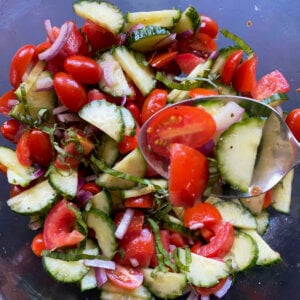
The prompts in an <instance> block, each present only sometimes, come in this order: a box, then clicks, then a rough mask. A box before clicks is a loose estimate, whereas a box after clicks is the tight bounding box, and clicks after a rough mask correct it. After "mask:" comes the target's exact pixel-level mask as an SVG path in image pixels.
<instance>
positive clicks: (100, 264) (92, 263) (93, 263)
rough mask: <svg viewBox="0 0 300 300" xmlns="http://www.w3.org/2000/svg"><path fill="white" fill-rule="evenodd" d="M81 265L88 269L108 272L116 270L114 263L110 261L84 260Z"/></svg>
mask: <svg viewBox="0 0 300 300" xmlns="http://www.w3.org/2000/svg"><path fill="white" fill-rule="evenodd" d="M83 263H84V264H85V265H86V266H88V267H95V268H103V269H109V270H114V269H115V268H116V263H115V262H114V261H112V260H104V259H85V260H84V261H83Z"/></svg>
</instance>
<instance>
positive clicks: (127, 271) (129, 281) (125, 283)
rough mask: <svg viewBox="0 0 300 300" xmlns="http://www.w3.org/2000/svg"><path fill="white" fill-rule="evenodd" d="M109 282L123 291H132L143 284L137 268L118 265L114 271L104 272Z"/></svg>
mask: <svg viewBox="0 0 300 300" xmlns="http://www.w3.org/2000/svg"><path fill="white" fill-rule="evenodd" d="M106 274H107V277H108V278H109V280H110V281H111V282H112V283H113V284H115V285H117V286H119V287H122V288H124V289H128V290H133V289H136V288H138V287H139V286H141V285H142V283H143V279H144V277H143V273H142V271H141V270H140V269H137V268H126V267H123V266H120V265H117V266H116V269H115V270H106Z"/></svg>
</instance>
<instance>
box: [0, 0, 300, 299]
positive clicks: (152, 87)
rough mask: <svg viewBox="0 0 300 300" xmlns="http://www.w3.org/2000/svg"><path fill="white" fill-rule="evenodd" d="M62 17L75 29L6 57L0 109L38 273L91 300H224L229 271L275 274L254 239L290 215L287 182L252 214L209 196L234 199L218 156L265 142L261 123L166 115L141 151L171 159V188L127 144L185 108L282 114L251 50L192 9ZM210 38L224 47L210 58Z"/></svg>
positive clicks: (276, 258) (278, 85) (103, 9)
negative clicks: (222, 188)
mask: <svg viewBox="0 0 300 300" xmlns="http://www.w3.org/2000/svg"><path fill="white" fill-rule="evenodd" d="M73 8H74V12H75V14H77V15H78V16H80V17H82V18H83V19H84V24H83V26H82V27H80V28H79V27H78V26H77V25H76V23H75V22H73V21H66V22H65V23H63V24H62V25H61V26H58V25H53V24H52V23H51V20H48V19H47V20H45V22H44V27H45V33H46V34H45V40H44V41H41V43H40V44H38V45H32V44H26V45H24V46H22V47H21V48H20V49H18V50H17V52H16V53H15V55H14V56H13V58H12V61H11V66H10V73H9V80H10V83H11V86H12V88H11V90H10V91H7V92H6V93H4V94H3V95H2V96H1V98H0V112H1V113H2V114H3V115H5V116H7V120H6V121H5V122H4V123H3V124H2V125H1V133H2V135H3V136H4V137H5V138H6V139H8V140H9V141H10V142H12V143H13V144H15V147H11V148H8V147H5V146H0V167H1V170H2V171H3V173H5V174H6V176H7V180H8V182H9V184H11V195H10V197H9V199H8V201H7V205H8V206H9V207H10V209H11V210H12V211H13V212H15V213H18V214H22V215H26V216H28V218H29V224H30V228H31V229H32V230H35V231H36V236H35V237H34V239H33V241H32V243H31V248H32V251H33V253H34V254H35V255H37V256H38V257H40V258H41V260H42V263H43V266H44V268H45V271H47V272H48V273H49V275H50V276H52V277H53V278H54V279H55V280H57V281H60V282H65V283H75V284H77V285H78V286H79V287H80V289H81V291H82V292H84V291H87V290H91V289H98V290H99V295H100V299H153V298H163V299H174V298H176V297H179V296H182V295H186V297H187V298H188V299H198V298H199V299H200V298H201V299H208V298H209V297H210V296H211V295H215V296H217V297H219V298H221V297H222V296H224V295H225V294H226V293H227V292H228V290H229V289H230V287H231V285H232V284H233V279H234V278H235V277H237V279H236V280H238V272H241V271H246V270H248V269H250V268H251V267H254V266H257V265H258V266H266V265H271V264H274V263H277V262H280V261H281V257H280V254H279V253H278V252H277V251H276V249H272V248H271V247H270V246H269V245H268V244H267V243H266V242H265V241H264V239H263V234H264V233H265V232H266V230H267V228H268V224H269V215H268V208H269V207H271V206H272V207H273V208H275V209H277V210H279V211H281V212H285V213H288V212H289V208H290V202H291V187H292V180H293V170H292V171H290V172H289V173H288V175H287V176H286V177H285V178H284V179H283V182H282V183H280V184H278V185H277V186H275V187H274V188H273V189H272V190H270V191H268V192H266V193H264V194H261V195H259V196H256V197H252V198H251V199H250V198H249V199H248V198H243V199H231V200H227V201H224V200H222V199H220V198H216V197H212V196H211V195H210V187H211V186H212V184H213V183H214V182H216V180H228V182H229V183H230V184H234V185H235V184H237V185H238V187H239V188H241V189H243V188H245V181H243V182H242V183H240V182H238V183H237V182H236V181H233V179H232V178H236V177H238V178H240V176H239V174H238V175H237V174H236V172H238V170H233V171H230V170H231V169H234V168H233V165H234V163H233V164H232V168H231V167H230V168H229V173H230V176H229V177H230V178H229V177H227V173H228V172H227V171H226V172H224V168H222V163H223V162H224V161H225V162H226V161H228V160H227V158H228V156H227V155H224V153H225V154H226V150H225V149H226V148H225V146H223V145H224V144H225V145H226V140H227V141H228V138H225V137H226V136H228V135H229V136H230V134H229V133H230V132H232V131H235V132H237V133H238V134H239V135H241V134H242V133H243V132H244V130H246V131H248V130H249V129H250V131H251V129H253V128H254V130H256V129H261V128H262V123H263V121H262V120H261V119H258V118H256V117H255V116H249V112H247V110H245V109H244V108H242V107H240V106H238V105H234V104H233V103H229V106H227V105H225V106H221V107H220V105H218V104H217V103H215V102H214V101H210V100H207V101H206V102H203V103H202V104H201V105H199V106H198V107H184V106H179V108H180V109H176V110H175V111H174V110H173V111H172V109H171V110H165V113H164V115H162V117H161V119H160V120H156V122H152V123H151V126H152V129H151V130H150V131H149V132H148V137H147V138H148V142H149V147H150V148H151V150H152V151H153V152H154V153H156V154H158V155H161V156H163V157H165V158H166V159H168V160H169V162H170V166H169V172H168V176H166V177H168V179H166V177H162V176H161V175H159V174H158V173H157V172H156V171H155V170H153V169H152V168H151V166H150V165H148V164H147V162H146V161H145V159H144V157H143V155H142V153H141V151H140V149H139V145H138V135H139V130H140V128H141V126H142V125H143V124H144V123H145V122H146V121H147V120H148V119H149V118H150V117H151V116H152V115H153V114H155V113H156V112H157V111H159V110H160V109H162V108H164V107H166V106H167V105H168V104H171V103H175V102H180V101H183V100H185V99H189V98H199V97H204V96H216V95H227V94H230V95H242V96H247V97H251V98H253V99H256V100H257V101H263V102H264V103H266V104H268V105H270V106H272V107H274V108H276V109H278V111H279V112H280V105H281V104H282V103H283V102H284V101H287V92H288V91H289V84H288V82H287V80H286V79H285V77H284V75H283V74H281V73H280V72H279V71H278V70H274V71H272V72H271V73H269V74H266V75H264V76H263V77H262V78H260V79H258V80H257V78H256V67H257V64H258V59H257V56H256V53H255V51H254V50H253V49H252V48H251V47H250V46H249V45H248V44H247V43H246V42H245V41H243V40H242V39H241V38H240V37H238V36H236V35H235V34H234V33H232V32H230V31H228V30H226V29H222V30H219V28H218V24H217V22H216V21H215V20H213V19H212V18H211V17H209V16H206V15H203V14H201V13H200V12H198V11H196V9H195V8H194V7H193V6H189V7H187V8H186V9H185V10H179V9H176V8H172V9H169V10H160V11H151V12H127V13H126V14H125V13H123V12H122V11H121V10H120V9H119V8H118V7H117V6H115V5H114V4H112V3H109V2H104V1H103V2H98V1H85V0H82V1H78V2H75V3H74V4H73ZM218 34H223V35H224V36H225V37H226V38H228V40H229V45H228V46H227V47H225V48H221V49H219V48H218V45H217V43H216V39H217V36H218ZM233 116H234V117H233ZM154 120H155V119H154ZM297 120H299V111H298V110H297V109H296V110H294V111H292V112H290V113H289V114H288V116H287V119H286V122H287V124H288V125H289V127H290V128H291V129H292V131H293V133H294V134H295V136H296V137H299V126H298V125H295V124H299V122H297ZM199 127H201V128H202V132H201V133H199V131H197V132H196V131H195V130H194V129H195V128H199ZM220 136H222V137H223V143H219V142H218V141H220V140H221V138H219V137H220ZM247 138H248V140H251V139H252V141H253V139H255V134H254V135H253V136H252V137H251V136H250V135H248V136H247ZM247 138H246V139H247ZM257 143H259V140H257ZM250 155H254V156H253V157H254V158H255V153H254V154H251V153H250V154H249V157H250ZM227 167H228V164H227ZM249 168H250V167H249ZM248 170H251V168H250V169H248ZM245 173H247V172H245ZM246 187H247V180H246Z"/></svg>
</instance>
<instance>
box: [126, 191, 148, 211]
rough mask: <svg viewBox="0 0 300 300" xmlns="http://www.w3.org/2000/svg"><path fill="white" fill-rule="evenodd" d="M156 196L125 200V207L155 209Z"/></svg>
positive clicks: (142, 196)
mask: <svg viewBox="0 0 300 300" xmlns="http://www.w3.org/2000/svg"><path fill="white" fill-rule="evenodd" d="M153 201H154V196H153V194H146V195H141V196H137V197H131V198H126V199H125V200H124V206H125V207H131V208H147V209H151V208H152V207H153Z"/></svg>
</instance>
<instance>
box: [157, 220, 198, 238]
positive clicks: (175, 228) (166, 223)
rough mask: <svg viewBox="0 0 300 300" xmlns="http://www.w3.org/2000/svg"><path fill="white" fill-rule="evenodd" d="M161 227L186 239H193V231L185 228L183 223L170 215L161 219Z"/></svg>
mask: <svg viewBox="0 0 300 300" xmlns="http://www.w3.org/2000/svg"><path fill="white" fill-rule="evenodd" d="M163 227H164V228H166V229H168V230H170V231H172V232H179V233H180V234H181V235H183V236H185V237H187V238H189V237H194V231H192V230H190V229H189V228H187V227H185V226H184V224H183V221H181V220H180V219H178V218H176V217H173V216H170V215H166V216H165V217H164V218H163Z"/></svg>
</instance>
